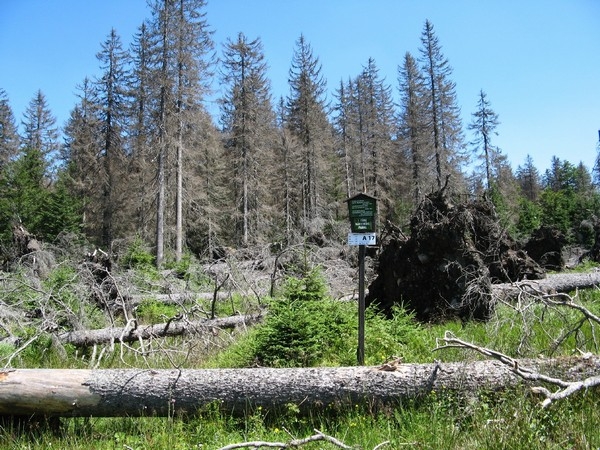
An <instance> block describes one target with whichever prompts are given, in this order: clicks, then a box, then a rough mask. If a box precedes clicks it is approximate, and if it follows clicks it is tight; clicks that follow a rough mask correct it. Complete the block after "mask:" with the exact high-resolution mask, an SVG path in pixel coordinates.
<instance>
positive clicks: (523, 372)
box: [436, 331, 600, 408]
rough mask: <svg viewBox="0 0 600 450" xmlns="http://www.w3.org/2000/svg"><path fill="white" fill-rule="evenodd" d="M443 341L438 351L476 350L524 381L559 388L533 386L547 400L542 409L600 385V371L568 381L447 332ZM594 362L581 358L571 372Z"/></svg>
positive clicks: (586, 356)
mask: <svg viewBox="0 0 600 450" xmlns="http://www.w3.org/2000/svg"><path fill="white" fill-rule="evenodd" d="M443 341H444V342H445V345H443V346H438V347H437V348H436V350H442V349H445V348H468V349H471V350H474V351H476V352H478V353H481V354H482V355H485V356H488V357H490V358H494V359H495V360H498V361H500V362H501V363H502V364H504V365H505V366H506V367H508V368H510V370H511V371H512V372H513V373H515V374H517V375H518V376H519V377H521V378H523V379H524V380H527V381H531V382H544V383H549V384H552V385H554V386H557V387H558V388H559V389H558V390H557V391H555V392H551V391H550V390H549V389H547V388H545V387H543V386H533V387H532V388H531V390H532V391H533V392H534V393H537V394H542V395H544V396H545V397H546V398H545V399H544V400H543V401H542V403H541V405H542V407H544V408H545V407H546V406H548V405H549V404H550V403H552V402H553V401H554V400H560V399H563V398H566V397H568V396H569V395H572V394H574V393H575V392H578V391H580V390H583V389H589V388H593V387H596V386H599V385H600V376H599V375H597V373H598V370H593V371H592V372H591V373H590V372H588V371H587V370H586V373H587V376H583V377H582V378H583V379H576V380H568V379H566V377H565V375H566V374H565V375H563V376H560V375H556V374H554V375H549V374H544V373H541V371H540V369H539V368H538V367H533V366H528V365H527V363H525V364H523V363H522V362H521V361H520V360H517V359H514V358H511V357H510V356H507V355H505V354H504V353H501V352H498V351H496V350H492V349H489V348H486V347H481V346H478V345H476V344H473V343H471V342H467V341H463V340H461V339H458V338H456V337H455V336H454V335H453V334H452V333H451V332H450V331H446V335H445V336H444V339H443ZM587 360H590V361H594V362H593V364H597V362H598V357H597V356H594V355H592V354H591V353H588V354H585V355H583V356H582V358H580V362H579V363H578V364H577V365H574V366H573V367H572V368H571V372H577V371H578V369H579V366H580V365H581V364H583V365H586V364H587V363H586V361H587Z"/></svg>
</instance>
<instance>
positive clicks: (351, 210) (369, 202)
mask: <svg viewBox="0 0 600 450" xmlns="http://www.w3.org/2000/svg"><path fill="white" fill-rule="evenodd" d="M347 202H348V216H349V217H350V227H351V229H352V232H353V233H373V232H374V231H375V213H376V211H377V199H376V198H375V197H371V196H369V195H367V194H358V195H355V196H354V197H352V198H349V199H348V200H347Z"/></svg>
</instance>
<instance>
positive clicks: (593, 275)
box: [492, 271, 600, 300]
mask: <svg viewBox="0 0 600 450" xmlns="http://www.w3.org/2000/svg"><path fill="white" fill-rule="evenodd" d="M598 286H600V271H594V272H587V273H553V274H548V275H546V278H542V279H540V280H523V281H519V282H516V283H501V284H494V285H492V296H493V297H494V298H496V299H501V300H510V299H514V298H517V297H518V296H519V295H521V294H522V293H523V292H525V293H529V294H533V295H536V294H539V293H542V294H554V293H569V292H572V291H575V290H576V289H591V288H595V287H598Z"/></svg>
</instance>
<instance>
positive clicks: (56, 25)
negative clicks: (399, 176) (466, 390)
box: [0, 0, 600, 172]
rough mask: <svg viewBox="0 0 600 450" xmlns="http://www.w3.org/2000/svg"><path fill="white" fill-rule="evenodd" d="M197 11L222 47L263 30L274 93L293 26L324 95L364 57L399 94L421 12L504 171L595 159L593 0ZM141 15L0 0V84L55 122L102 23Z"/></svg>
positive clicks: (268, 5) (599, 19) (125, 33)
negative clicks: (481, 111) (38, 101)
mask: <svg viewBox="0 0 600 450" xmlns="http://www.w3.org/2000/svg"><path fill="white" fill-rule="evenodd" d="M206 13H207V21H208V23H209V24H210V26H211V28H212V29H213V30H214V31H215V34H214V40H215V43H216V44H217V47H216V48H217V49H218V50H219V52H220V50H221V48H222V43H223V42H224V41H225V40H226V39H227V38H232V39H235V37H236V36H237V33H238V32H240V31H242V32H244V33H245V34H246V36H247V37H248V38H255V37H260V38H261V39H262V41H263V44H264V51H265V56H266V59H267V62H268V64H269V67H270V69H269V75H270V78H271V81H272V88H273V95H274V98H275V99H277V98H279V97H280V96H286V95H287V94H288V92H289V88H288V84H287V78H288V71H289V68H290V63H291V59H292V54H293V51H294V48H295V42H296V40H297V39H298V37H299V36H300V34H301V33H303V34H304V36H305V38H306V39H307V41H308V42H309V43H310V44H311V46H312V48H313V51H314V55H315V56H317V57H318V58H319V59H320V62H321V64H322V67H323V75H324V77H325V78H326V80H327V82H328V87H329V90H330V92H333V91H334V90H335V89H336V88H337V87H338V86H339V83H340V80H342V79H343V80H347V79H348V77H355V76H356V75H358V74H359V73H360V71H361V69H362V67H363V66H364V65H365V64H366V62H367V60H368V58H369V57H372V58H374V59H375V62H376V64H377V66H378V67H379V69H380V73H381V75H382V76H384V77H385V78H386V80H387V81H388V83H390V84H391V85H392V87H393V88H394V95H395V97H397V90H396V88H397V68H398V65H399V64H401V62H402V59H403V57H404V54H405V53H406V52H407V51H410V52H411V53H413V55H415V56H417V55H418V52H417V50H418V48H419V46H420V36H421V32H422V30H423V24H424V22H425V20H426V19H429V20H430V21H431V22H432V23H433V25H434V29H435V32H436V34H437V36H438V38H439V40H440V43H441V45H442V49H443V52H444V54H445V56H446V57H447V58H448V60H449V62H450V64H451V66H452V68H453V70H454V72H453V80H454V81H455V82H456V88H457V96H458V101H459V105H460V107H461V109H462V113H463V120H464V123H465V127H466V124H467V123H468V122H469V121H470V120H471V114H472V113H473V112H474V110H475V105H476V102H477V96H478V93H479V91H480V90H481V89H483V90H484V91H485V92H486V93H487V96H488V99H489V100H490V102H491V104H492V108H493V109H494V110H495V111H496V113H497V114H498V115H499V118H500V121H501V124H500V126H499V127H498V130H497V131H498V133H499V135H498V136H497V137H496V138H495V141H494V142H493V143H494V144H495V145H498V146H499V147H500V148H501V149H502V151H503V153H504V154H506V155H507V156H508V158H509V160H510V161H511V163H512V166H513V169H516V167H517V166H518V165H520V164H523V162H524V160H525V156H526V155H527V154H530V155H531V156H532V157H533V159H534V163H535V165H536V166H537V167H538V169H540V170H541V171H542V172H543V170H545V169H546V168H547V167H548V165H549V163H550V159H551V157H552V156H553V155H555V156H558V157H559V158H560V159H563V160H568V161H570V162H572V163H573V164H577V163H579V161H583V162H584V164H586V165H587V166H588V168H590V169H591V168H592V166H593V163H594V160H595V157H596V152H597V145H598V130H599V129H600V1H598V0H486V1H482V0H419V1H417V0H208V5H207V9H206ZM147 17H149V11H148V8H147V5H146V0H0V45H1V47H0V48H1V49H2V51H1V61H2V62H1V65H0V87H1V88H3V89H4V90H5V91H6V92H7V93H8V96H9V100H10V104H11V106H12V108H13V112H14V113H15V117H16V119H17V121H18V122H20V121H21V119H22V116H23V112H24V111H25V109H26V107H27V104H28V103H29V101H30V100H31V99H32V98H33V96H34V94H35V93H36V92H37V90H38V89H41V90H42V92H44V94H45V95H46V97H47V100H48V103H49V106H50V109H51V110H52V112H53V113H54V115H55V116H56V118H57V120H58V125H61V126H62V125H64V123H65V121H66V120H67V118H68V115H69V112H70V110H71V109H72V108H73V106H74V105H75V103H76V100H77V99H76V97H75V92H76V86H77V85H78V84H79V83H81V82H82V80H83V79H84V77H86V76H89V77H93V76H95V75H97V74H98V61H97V60H96V57H95V55H96V53H97V52H98V51H99V50H100V43H101V42H103V41H104V40H105V38H106V37H107V35H108V33H109V32H110V29H111V28H113V27H114V28H115V29H116V30H117V32H118V33H119V34H120V36H121V38H122V40H123V42H124V44H126V45H128V44H129V42H130V41H131V37H132V36H133V34H134V33H135V32H136V30H137V27H138V26H139V25H140V24H141V23H142V21H143V19H145V18H147ZM330 98H333V97H332V96H331V95H330ZM467 137H468V138H470V137H469V136H468V135H467Z"/></svg>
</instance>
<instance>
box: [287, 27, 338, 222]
mask: <svg viewBox="0 0 600 450" xmlns="http://www.w3.org/2000/svg"><path fill="white" fill-rule="evenodd" d="M289 83H290V88H291V92H290V96H289V97H288V100H287V126H288V127H289V130H290V132H291V134H292V136H294V138H295V142H296V143H297V145H298V146H299V149H300V151H299V153H300V155H301V167H299V168H298V169H299V173H301V176H302V179H301V202H302V203H301V206H302V209H301V214H300V217H301V218H302V226H303V227H304V228H305V229H306V227H307V226H309V225H311V223H312V222H313V220H315V219H318V218H322V217H323V214H324V209H325V207H326V204H327V203H328V199H327V198H323V197H324V195H325V192H326V190H327V189H326V188H327V185H326V182H327V181H328V180H327V179H326V174H327V173H328V170H329V167H330V165H331V159H330V156H331V155H332V153H333V152H332V143H331V126H330V124H329V121H328V118H327V111H326V103H325V89H326V82H325V80H324V79H323V77H322V75H321V64H320V63H319V59H318V58H317V57H315V56H314V54H313V51H312V48H311V46H310V45H309V44H308V42H306V40H305V38H304V36H303V35H301V36H300V38H299V39H298V41H297V42H296V48H295V51H294V56H293V59H292V67H291V69H290V74H289Z"/></svg>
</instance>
